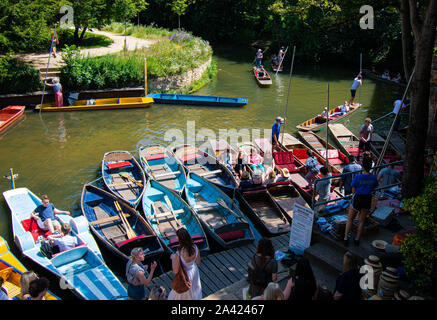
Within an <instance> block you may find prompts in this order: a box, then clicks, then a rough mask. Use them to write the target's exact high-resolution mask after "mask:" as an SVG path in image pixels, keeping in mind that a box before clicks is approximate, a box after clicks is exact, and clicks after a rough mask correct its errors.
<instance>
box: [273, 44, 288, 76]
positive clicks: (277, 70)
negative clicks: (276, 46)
mask: <svg viewBox="0 0 437 320" xmlns="http://www.w3.org/2000/svg"><path fill="white" fill-rule="evenodd" d="M287 51H288V46H287V49H285V52H284V55H283V56H282V59H281V63H280V64H279V67H278V69H276V73H275V76H277V75H278V72H279V69H281V66H282V61H284V58H285V55H286V54H287Z"/></svg>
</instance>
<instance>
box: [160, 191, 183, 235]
mask: <svg viewBox="0 0 437 320" xmlns="http://www.w3.org/2000/svg"><path fill="white" fill-rule="evenodd" d="M164 200H165V203H167V205H168V208H169V209H170V212H171V213H172V215H173V217H174V219H175V221H176V223H177V224H178V225H179V228H182V227H183V225H182V223H180V221H179V220H178V218H176V215H175V213H174V211H173V206H172V205H171V201H170V199H169V198H168V197H167V196H164Z"/></svg>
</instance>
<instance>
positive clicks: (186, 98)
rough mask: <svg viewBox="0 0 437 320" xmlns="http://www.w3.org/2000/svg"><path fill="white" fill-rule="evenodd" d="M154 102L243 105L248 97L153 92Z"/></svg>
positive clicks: (195, 104)
mask: <svg viewBox="0 0 437 320" xmlns="http://www.w3.org/2000/svg"><path fill="white" fill-rule="evenodd" d="M147 97H150V98H153V101H154V103H162V104H180V105H194V106H210V107H242V106H244V105H246V104H247V99H246V98H234V97H220V96H201V95H195V94H170V93H151V94H148V95H147Z"/></svg>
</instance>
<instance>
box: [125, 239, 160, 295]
mask: <svg viewBox="0 0 437 320" xmlns="http://www.w3.org/2000/svg"><path fill="white" fill-rule="evenodd" d="M143 261H144V250H143V248H140V247H137V248H133V249H132V251H131V254H130V258H129V261H128V262H127V264H126V280H127V283H128V285H127V295H128V298H129V300H146V287H147V286H148V285H149V284H150V282H151V281H152V278H153V273H154V272H155V269H156V266H157V265H158V264H157V263H156V261H153V262H152V263H151V264H150V274H149V273H148V272H147V267H146V266H144V265H143V263H142V262H143Z"/></svg>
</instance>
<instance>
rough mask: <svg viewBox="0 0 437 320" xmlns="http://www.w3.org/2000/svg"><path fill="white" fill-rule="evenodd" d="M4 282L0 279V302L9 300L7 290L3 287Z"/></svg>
mask: <svg viewBox="0 0 437 320" xmlns="http://www.w3.org/2000/svg"><path fill="white" fill-rule="evenodd" d="M4 282H5V280H4V279H3V278H2V277H0V301H2V300H10V298H9V296H8V290H6V288H4V287H3V283H4Z"/></svg>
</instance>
